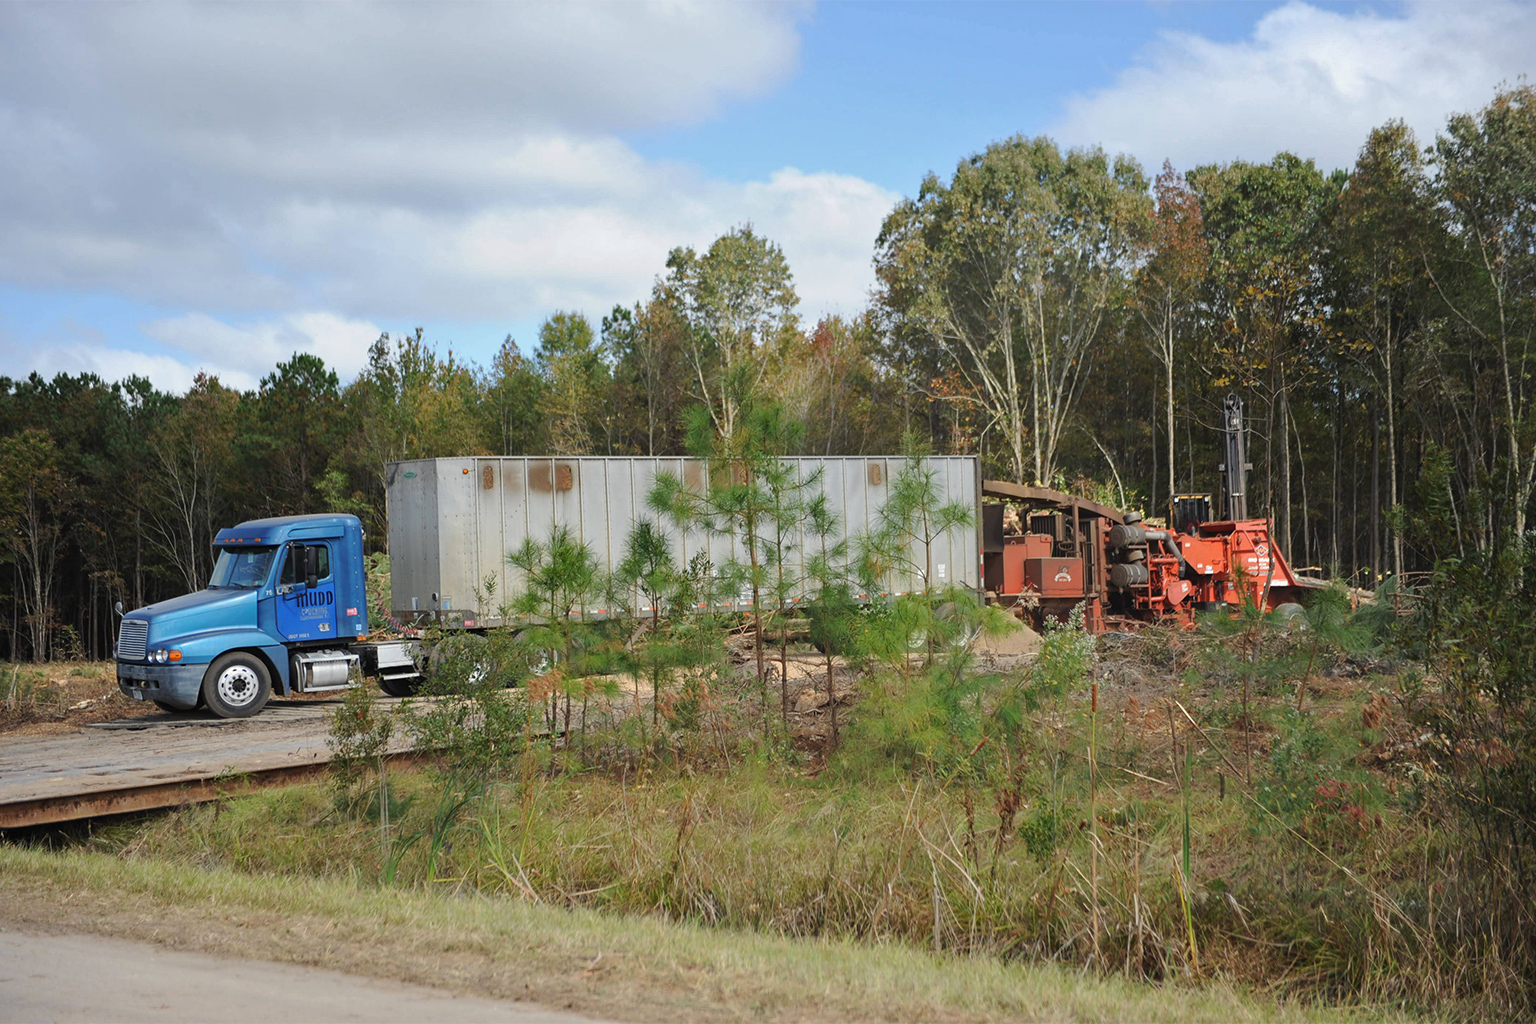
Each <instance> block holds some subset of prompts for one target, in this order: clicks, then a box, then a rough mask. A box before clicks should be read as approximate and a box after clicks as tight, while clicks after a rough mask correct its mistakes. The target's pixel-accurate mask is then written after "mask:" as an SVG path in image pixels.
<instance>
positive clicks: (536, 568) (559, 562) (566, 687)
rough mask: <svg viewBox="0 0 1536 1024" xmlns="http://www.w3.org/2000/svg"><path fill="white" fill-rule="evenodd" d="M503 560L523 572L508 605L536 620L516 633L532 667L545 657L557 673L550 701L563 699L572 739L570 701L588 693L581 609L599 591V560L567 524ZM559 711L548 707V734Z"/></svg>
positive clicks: (587, 639) (587, 629)
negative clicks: (577, 692)
mask: <svg viewBox="0 0 1536 1024" xmlns="http://www.w3.org/2000/svg"><path fill="white" fill-rule="evenodd" d="M507 562H508V563H509V564H511V565H513V566H515V567H516V568H518V569H521V570H522V571H523V574H524V589H523V590H522V592H521V593H519V594H518V595H517V596H516V597H515V598H513V600H512V602H511V605H510V607H511V610H512V611H513V612H515V613H516V614H519V615H524V616H528V617H530V618H532V619H534V623H533V625H531V626H529V627H528V628H527V629H525V630H523V631H522V632H521V633H520V634H519V635H518V641H519V643H520V644H521V645H522V646H523V647H524V648H525V649H526V650H527V651H528V652H529V653H530V654H531V655H533V658H532V659H530V660H534V661H535V662H536V663H537V662H538V660H539V659H547V660H548V662H549V664H550V668H551V672H552V673H553V674H554V675H555V680H556V687H555V688H553V689H552V690H551V694H550V696H551V699H552V700H555V701H558V700H559V697H560V695H561V694H562V693H563V694H564V696H565V729H564V731H565V735H566V737H567V740H569V737H570V729H571V698H572V696H573V693H574V692H575V690H577V689H579V690H580V691H581V692H582V694H583V696H584V697H585V696H586V695H587V694H588V693H589V692H590V690H589V688H588V681H587V679H586V677H585V674H584V668H585V667H586V666H585V665H584V664H583V661H582V657H583V655H584V654H585V652H586V650H587V648H589V647H590V646H591V645H592V643H593V641H594V640H595V634H594V632H593V630H592V627H591V625H590V624H589V623H587V622H585V621H584V620H583V618H582V613H583V612H584V611H585V606H586V603H587V601H588V599H590V598H591V597H592V596H593V595H594V594H595V593H596V592H597V590H598V585H599V573H598V567H597V559H596V557H595V556H594V555H593V554H592V549H591V548H589V547H588V546H587V545H585V544H583V543H581V542H580V541H578V540H577V539H576V538H575V536H574V535H572V533H571V530H570V528H569V527H567V526H561V525H556V526H555V527H554V528H553V529H551V531H550V535H549V540H548V542H547V543H540V542H539V541H536V540H534V539H533V538H532V537H529V538H527V539H525V540H524V541H523V544H522V546H521V547H519V548H518V549H517V550H516V551H512V552H509V553H508V554H507ZM557 717H558V709H557V707H552V708H551V709H550V715H549V723H550V729H551V732H553V731H555V726H556V721H555V719H556V718H557Z"/></svg>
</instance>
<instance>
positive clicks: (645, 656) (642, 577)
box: [614, 519, 684, 742]
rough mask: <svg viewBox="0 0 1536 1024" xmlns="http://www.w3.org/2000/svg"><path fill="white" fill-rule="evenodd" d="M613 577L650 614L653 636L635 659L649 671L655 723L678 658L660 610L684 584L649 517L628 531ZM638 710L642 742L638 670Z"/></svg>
mask: <svg viewBox="0 0 1536 1024" xmlns="http://www.w3.org/2000/svg"><path fill="white" fill-rule="evenodd" d="M614 579H615V583H616V585H617V587H618V588H622V589H625V590H628V591H630V593H631V594H633V593H635V592H638V593H639V594H640V596H641V598H642V600H643V601H644V604H643V605H642V606H641V608H640V609H637V610H638V611H641V612H642V613H648V614H649V617H650V625H651V635H650V639H649V640H648V641H647V642H646V643H645V644H644V645H643V646H642V652H643V653H642V654H641V655H640V656H639V657H638V658H636V659H633V660H636V661H638V662H639V663H640V664H638V665H637V666H636V667H637V669H639V670H641V671H646V672H647V674H649V676H650V679H651V722H652V725H653V726H656V725H658V717H657V716H658V715H659V709H660V706H661V693H662V682H663V676H664V675H665V674H666V672H667V670H668V668H670V667H671V665H672V663H673V662H674V661H675V660H676V659H675V657H674V656H673V654H672V652H671V651H670V650H669V647H668V645H667V644H666V643H665V642H664V640H663V638H662V632H661V629H662V627H661V611H662V606H663V605H666V604H669V603H671V601H672V598H673V597H674V596H675V595H676V594H677V591H678V589H679V588H680V587H681V586H682V585H683V583H684V579H683V574H682V573H680V572H679V571H678V567H677V565H676V563H675V562H674V561H673V558H672V547H671V545H670V544H669V543H668V541H667V537H666V535H665V534H664V533H662V531H661V528H660V527H659V526H657V524H656V523H654V522H652V521H651V520H649V519H642V520H639V521H638V522H636V523H635V525H634V527H633V528H632V529H631V530H630V531H629V539H628V540H627V542H626V543H625V547H624V560H623V561H622V562H620V563H619V567H618V569H617V570H616V571H615V573H614ZM669 618H670V616H669ZM635 711H636V713H637V714H638V715H639V717H640V723H641V740H642V742H643V741H644V737H645V732H644V728H645V715H644V713H643V711H641V707H640V683H639V675H638V672H637V674H636V676H635Z"/></svg>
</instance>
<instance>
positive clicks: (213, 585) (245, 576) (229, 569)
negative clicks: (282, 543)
mask: <svg viewBox="0 0 1536 1024" xmlns="http://www.w3.org/2000/svg"><path fill="white" fill-rule="evenodd" d="M276 551H277V549H276V548H225V549H224V550H223V551H220V552H219V560H218V561H217V562H216V563H214V566H213V577H212V578H211V579H209V581H208V589H209V590H255V589H256V588H257V587H259V586H261V585H262V584H263V583H265V582H267V572H268V570H270V569H271V568H272V555H273V553H274V552H276Z"/></svg>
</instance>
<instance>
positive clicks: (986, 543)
mask: <svg viewBox="0 0 1536 1024" xmlns="http://www.w3.org/2000/svg"><path fill="white" fill-rule="evenodd" d="M1225 411H1226V414H1227V431H1226V460H1225V462H1224V463H1223V464H1222V466H1221V472H1222V474H1223V492H1222V497H1223V502H1224V508H1225V510H1226V511H1227V513H1228V518H1224V519H1216V518H1213V517H1212V515H1211V497H1210V496H1209V495H1180V496H1179V497H1178V498H1177V499H1176V500H1175V502H1174V508H1173V510H1172V511H1173V525H1172V527H1170V528H1168V529H1163V528H1156V527H1150V526H1148V525H1146V524H1144V523H1143V522H1142V520H1141V517H1140V516H1138V515H1137V514H1136V513H1134V512H1130V513H1123V512H1120V511H1118V510H1116V509H1112V508H1109V507H1107V506H1104V505H1100V504H1097V503H1096V502H1092V501H1089V500H1087V499H1085V498H1079V497H1077V496H1075V495H1070V494H1065V493H1063V492H1061V491H1055V490H1051V489H1049V488H1044V487H1028V486H1021V485H1019V484H1011V483H1005V482H1003V481H998V480H986V481H983V482H982V488H981V492H982V499H983V505H982V531H981V532H982V575H983V579H984V585H985V587H986V589H987V590H988V592H989V593H990V594H991V596H992V597H993V599H995V600H997V601H998V602H1000V603H1002V604H1005V605H1008V606H1010V607H1013V608H1015V609H1017V611H1018V613H1019V614H1020V615H1027V616H1028V617H1029V618H1031V619H1033V620H1034V622H1035V625H1036V626H1037V627H1038V626H1040V625H1042V624H1043V623H1044V620H1045V619H1046V618H1057V619H1064V618H1066V616H1067V615H1068V614H1069V613H1070V612H1071V609H1072V608H1073V607H1074V606H1075V605H1079V604H1081V605H1083V613H1084V614H1083V618H1084V624H1085V626H1086V627H1087V628H1088V629H1089V630H1090V631H1092V632H1102V631H1104V630H1109V629H1124V628H1127V627H1131V626H1134V625H1136V624H1138V623H1145V622H1153V621H1158V620H1165V619H1177V620H1179V621H1181V622H1184V623H1187V624H1189V625H1193V624H1194V621H1195V612H1197V611H1216V610H1219V609H1222V608H1235V607H1237V606H1238V605H1240V604H1242V603H1244V602H1245V601H1251V602H1253V603H1254V604H1256V605H1260V606H1263V607H1264V608H1266V609H1273V608H1277V607H1279V606H1280V605H1282V604H1287V603H1292V602H1297V601H1298V600H1299V599H1300V597H1301V596H1302V595H1303V593H1304V592H1305V591H1306V590H1308V589H1311V588H1313V587H1316V586H1319V585H1320V584H1319V583H1317V582H1316V581H1313V580H1307V579H1302V578H1299V577H1297V576H1296V575H1295V574H1294V573H1293V572H1292V571H1291V567H1290V565H1289V564H1287V562H1286V560H1285V556H1284V555H1282V554H1281V553H1280V551H1279V550H1278V549H1277V548H1276V547H1275V544H1274V541H1273V539H1272V538H1271V536H1270V529H1269V522H1268V521H1267V520H1264V519H1252V518H1249V517H1248V515H1247V497H1246V495H1245V493H1244V488H1245V483H1246V471H1247V469H1248V468H1250V467H1249V466H1248V464H1247V463H1246V462H1245V461H1244V458H1245V453H1244V450H1243V447H1244V446H1243V436H1242V402H1241V401H1240V400H1238V399H1237V398H1236V397H1235V396H1233V397H1229V398H1228V399H1227V403H1226V409H1225ZM1010 506H1011V507H1012V508H1013V510H1014V511H1016V512H1017V513H1018V518H1017V520H1016V525H1014V523H1010V522H1009V518H1010V517H1009V516H1008V515H1007V514H1006V513H1007V510H1008V508H1009V507H1010ZM1010 526H1011V527H1012V528H1011V529H1010Z"/></svg>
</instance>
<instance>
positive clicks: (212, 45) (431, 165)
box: [0, 3, 896, 386]
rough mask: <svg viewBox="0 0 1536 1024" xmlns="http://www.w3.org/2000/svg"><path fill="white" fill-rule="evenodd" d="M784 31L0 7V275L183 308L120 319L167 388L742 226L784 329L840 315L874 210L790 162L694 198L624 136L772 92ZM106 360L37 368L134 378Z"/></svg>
mask: <svg viewBox="0 0 1536 1024" xmlns="http://www.w3.org/2000/svg"><path fill="white" fill-rule="evenodd" d="M801 15H802V8H800V7H796V6H767V5H725V4H715V3H703V4H686V3H683V4H678V3H659V4H630V3H621V4H608V5H602V4H584V5H574V4H555V5H534V4H498V5H492V4H468V5H451V4H421V5H404V4H383V5H373V4H357V5H342V4H316V5H303V6H278V5H181V4H148V5H132V6H129V5H103V6H74V5H56V4H45V5H22V4H10V5H0V283H5V284H9V285H11V286H12V287H13V288H17V289H22V290H26V289H47V290H54V291H65V292H67V291H73V290H86V291H101V292H106V293H109V294H112V295H116V296H120V297H123V298H126V299H129V300H131V301H135V302H138V303H141V304H145V305H149V306H153V307H159V308H171V309H177V308H180V309H187V310H192V311H194V312H189V313H187V314H186V315H184V316H179V317H173V318H169V319H165V320H160V321H157V322H155V323H153V324H150V325H148V326H146V327H145V328H144V333H145V334H146V335H147V336H148V337H150V338H152V339H154V340H155V341H157V342H159V343H160V344H162V345H164V346H166V347H167V348H168V350H169V354H163V355H155V356H144V357H143V360H145V361H143V362H142V366H144V367H153V368H155V370H156V376H155V378H154V379H156V381H157V382H163V383H167V384H169V383H170V381H172V380H176V381H181V380H184V379H190V377H189V376H188V375H189V374H190V372H191V371H192V370H194V369H196V368H197V367H199V366H203V365H204V363H201V362H199V360H205V361H207V365H208V366H209V367H210V368H215V367H216V368H217V369H218V372H220V374H221V377H223V378H224V379H226V380H227V381H229V382H230V383H235V382H237V381H239V382H242V386H248V385H249V384H251V383H254V379H255V378H256V377H259V375H260V374H261V373H262V372H265V370H266V369H267V368H269V367H270V366H271V365H272V363H273V362H275V361H277V360H278V359H282V358H286V357H287V356H288V355H289V354H291V353H292V352H293V351H296V350H297V351H315V352H318V353H320V354H322V355H324V356H325V357H326V359H327V360H328V361H329V362H331V363H332V364H333V365H334V366H336V367H337V369H338V370H339V371H340V372H341V373H343V375H350V373H352V372H355V370H356V369H357V368H358V367H359V366H360V365H361V362H362V356H363V353H364V352H365V351H366V346H367V343H368V342H369V341H371V340H372V338H373V337H374V336H376V335H377V333H378V329H377V328H376V327H374V326H373V322H374V321H379V322H389V323H392V324H396V325H399V324H405V325H414V324H417V323H430V322H432V321H434V320H448V321H454V322H459V323H465V322H506V323H509V324H510V323H518V322H524V323H525V322H527V321H529V320H532V319H536V318H538V317H539V316H541V315H543V314H545V313H547V312H549V311H551V310H553V309H555V308H575V309H583V310H585V311H587V312H588V313H589V314H591V315H593V316H598V315H601V314H602V313H603V312H604V311H606V310H607V309H608V308H609V306H611V305H612V304H613V303H615V302H630V301H634V300H635V299H638V298H641V297H643V296H644V295H645V294H646V293H647V291H648V290H649V287H650V283H651V280H652V279H653V278H654V276H655V275H656V274H657V273H659V272H660V271H662V269H663V263H664V260H665V258H666V253H667V251H668V250H669V249H670V248H671V247H673V246H675V245H680V244H692V245H695V246H703V245H707V244H708V243H709V242H710V241H711V240H712V239H713V238H714V237H716V236H717V235H719V234H720V233H722V232H723V231H725V230H727V229H728V228H730V227H732V226H733V225H736V224H740V223H744V222H748V221H750V222H752V223H753V224H755V225H756V226H757V228H758V229H759V230H761V231H762V232H763V233H765V234H767V235H768V236H769V237H771V238H773V239H774V240H776V241H778V242H779V243H780V244H782V245H783V246H784V248H785V251H786V254H787V256H788V257H789V259H790V263H791V267H792V268H793V269H794V270H795V272H796V276H797V281H798V284H799V286H800V292H801V295H802V297H803V299H804V300H805V301H804V304H803V306H802V311H803V312H804V313H805V314H806V315H807V316H816V315H818V314H819V313H820V312H822V311H824V310H841V311H845V312H851V311H852V310H854V309H856V308H857V307H858V306H859V305H861V303H862V301H863V298H864V294H865V292H866V291H867V289H868V288H869V286H870V285H871V284H872V283H873V278H872V273H871V271H870V252H871V247H872V244H873V241H874V237H875V234H876V233H877V231H878V230H879V225H880V220H881V218H882V217H883V216H884V215H885V214H886V213H887V212H888V211H889V209H890V207H891V205H892V204H893V203H894V202H895V200H896V197H895V195H894V194H891V193H888V192H886V191H884V190H882V189H879V188H878V187H876V186H874V185H871V184H869V183H868V182H864V181H862V180H859V179H857V178H851V177H846V176H839V175H833V174H821V173H814V172H802V171H800V170H795V169H790V168H786V169H783V170H780V171H779V172H777V173H775V174H773V175H771V176H770V177H768V178H767V180H759V181H750V182H745V183H730V182H722V181H717V180H712V179H709V178H708V177H707V176H704V175H701V174H700V173H699V172H698V171H697V170H695V169H693V168H690V167H687V166H680V165H677V164H673V163H667V162H663V161H652V160H647V159H645V158H643V157H641V156H640V155H639V154H638V153H636V152H635V150H634V149H633V148H631V147H630V146H629V145H628V144H626V143H625V142H623V141H622V140H621V138H620V134H621V133H633V132H644V131H648V130H653V129H656V128H662V127H668V126H675V125H679V124H687V123H691V122H696V121H698V120H700V119H703V118H707V117H710V116H713V115H714V114H715V113H717V112H718V111H719V110H720V109H721V107H722V104H724V103H726V102H729V101H730V100H732V99H735V98H738V97H749V96H755V95H761V94H762V93H764V92H765V91H767V90H769V89H772V88H773V87H775V86H776V85H777V84H778V83H779V82H781V81H782V80H784V79H785V77H786V76H788V75H789V74H790V73H791V72H792V71H793V69H794V67H795V63H796V61H797V59H798V48H799V36H798V28H797V23H798V20H799V19H800V17H801ZM304 310H308V311H317V310H323V311H326V312H324V313H320V312H307V313H300V312H295V311H304ZM101 345H102V343H93V342H89V341H72V342H70V343H69V345H54V346H52V347H53V348H54V349H56V350H57V351H55V352H54V353H53V354H52V355H50V356H49V357H48V361H51V364H52V365H60V366H62V365H65V364H69V365H75V366H79V367H82V368H87V367H88V368H93V369H97V372H104V371H103V370H101V369H99V368H98V364H99V366H102V367H104V366H106V365H107V364H108V363H109V362H111V361H113V360H115V361H116V362H115V363H112V365H122V366H127V365H129V364H130V363H131V362H132V360H131V359H129V355H132V354H131V353H130V354H126V355H125V354H123V353H121V352H119V353H118V354H116V355H108V354H106V353H108V352H109V351H110V350H108V349H106V348H101ZM97 348H101V352H102V353H103V354H101V355H100V356H99V358H98V357H91V356H90V355H89V353H91V352H92V351H95V350H96V349H97ZM16 357H17V356H16V353H15V352H14V350H13V352H12V354H11V355H10V356H7V357H5V358H6V361H7V362H8V363H14V362H15V360H16ZM92 358H96V359H97V362H95V363H93V362H92V361H91V360H92ZM40 360H42V356H39V355H36V354H34V355H33V356H32V357H31V358H30V360H29V363H30V365H29V367H28V368H31V366H32V365H40V362H39V361H40ZM133 365H140V364H139V363H135V364H133ZM8 368H9V367H0V369H8ZM135 372H139V371H135Z"/></svg>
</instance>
